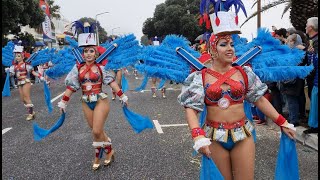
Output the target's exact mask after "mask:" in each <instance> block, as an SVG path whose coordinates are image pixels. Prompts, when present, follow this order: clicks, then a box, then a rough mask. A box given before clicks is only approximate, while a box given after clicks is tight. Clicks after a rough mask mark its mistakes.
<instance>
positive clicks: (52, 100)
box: [51, 92, 64, 103]
mask: <svg viewBox="0 0 320 180" xmlns="http://www.w3.org/2000/svg"><path fill="white" fill-rule="evenodd" d="M63 94H64V92H63V93H61V94H60V95H58V96H57V97H55V98H53V99H51V102H52V103H53V102H54V101H55V100H57V99H58V98H60V97H61V96H63Z"/></svg>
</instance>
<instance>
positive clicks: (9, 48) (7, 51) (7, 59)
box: [2, 41, 14, 66]
mask: <svg viewBox="0 0 320 180" xmlns="http://www.w3.org/2000/svg"><path fill="white" fill-rule="evenodd" d="M13 49H14V43H13V42H12V41H9V42H8V43H7V45H6V46H5V47H3V48H2V65H4V66H11V65H12V61H13V59H14V56H13Z"/></svg>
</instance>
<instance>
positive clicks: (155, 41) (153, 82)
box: [151, 36, 166, 98]
mask: <svg viewBox="0 0 320 180" xmlns="http://www.w3.org/2000/svg"><path fill="white" fill-rule="evenodd" d="M160 43H161V41H160V39H159V38H158V36H155V37H154V38H152V45H153V46H159V45H160ZM157 80H158V78H155V77H153V78H151V93H152V97H153V98H155V97H157V94H156V91H157ZM164 83H165V81H162V82H161V84H163V85H161V84H160V85H159V88H158V89H160V91H161V95H162V97H163V98H166V87H165V85H164Z"/></svg>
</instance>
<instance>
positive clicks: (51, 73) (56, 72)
mask: <svg viewBox="0 0 320 180" xmlns="http://www.w3.org/2000/svg"><path fill="white" fill-rule="evenodd" d="M51 61H52V63H53V64H54V66H53V67H52V68H50V69H48V70H47V71H46V75H47V76H48V77H50V78H52V79H58V78H60V77H62V76H64V75H66V74H67V73H69V72H70V70H71V69H72V68H73V66H74V65H75V64H76V58H75V57H74V56H73V54H72V48H71V47H65V48H64V49H62V50H60V51H58V52H57V53H56V54H55V55H54V56H53V58H52V60H51Z"/></svg>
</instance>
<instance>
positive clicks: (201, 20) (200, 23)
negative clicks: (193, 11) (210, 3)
mask: <svg viewBox="0 0 320 180" xmlns="http://www.w3.org/2000/svg"><path fill="white" fill-rule="evenodd" d="M202 24H203V18H202V17H200V19H199V26H202Z"/></svg>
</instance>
